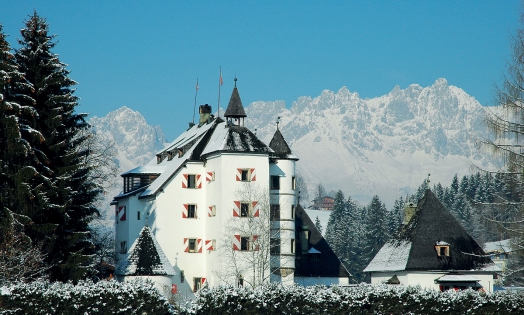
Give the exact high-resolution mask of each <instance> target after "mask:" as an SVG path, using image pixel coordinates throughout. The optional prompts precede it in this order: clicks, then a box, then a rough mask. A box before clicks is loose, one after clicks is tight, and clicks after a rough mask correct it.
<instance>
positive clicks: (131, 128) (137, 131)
mask: <svg viewBox="0 0 524 315" xmlns="http://www.w3.org/2000/svg"><path fill="white" fill-rule="evenodd" d="M89 123H90V124H91V126H92V127H93V129H94V131H95V132H96V133H97V134H98V135H99V136H100V137H101V138H103V139H105V140H106V141H108V142H109V143H111V142H113V143H114V145H115V149H116V150H115V152H116V153H117V156H116V157H115V158H116V159H115V162H116V164H117V165H118V167H119V169H120V174H121V173H124V172H126V171H128V170H130V169H132V168H134V167H136V166H139V165H144V164H147V163H149V161H151V159H152V158H153V157H154V156H155V153H156V152H157V151H160V150H161V149H162V148H163V147H164V143H165V142H167V141H166V137H165V136H164V133H163V132H162V128H161V127H160V126H154V127H153V126H150V125H148V124H147V122H146V120H145V118H144V116H142V115H141V114H140V113H139V112H137V111H133V110H132V109H130V108H127V107H125V106H124V107H121V108H119V109H117V110H116V111H113V112H110V113H108V114H107V115H106V116H104V117H97V116H94V117H92V118H91V119H90V120H89ZM120 174H118V175H120ZM121 190H122V180H121V179H120V176H118V178H117V180H116V183H115V185H114V186H113V187H112V188H111V189H109V190H107V191H106V193H105V198H104V200H103V202H102V204H103V206H102V207H101V208H102V209H101V210H102V212H103V213H104V214H105V217H106V218H108V219H110V218H111V216H113V215H114V214H113V212H112V211H110V207H109V203H110V202H111V200H113V197H114V196H116V195H118V194H119V193H120V191H121Z"/></svg>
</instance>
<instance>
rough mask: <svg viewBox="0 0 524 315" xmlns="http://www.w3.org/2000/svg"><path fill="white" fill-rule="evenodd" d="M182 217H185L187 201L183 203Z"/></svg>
mask: <svg viewBox="0 0 524 315" xmlns="http://www.w3.org/2000/svg"><path fill="white" fill-rule="evenodd" d="M182 218H184V219H186V218H187V203H184V209H183V210H182Z"/></svg>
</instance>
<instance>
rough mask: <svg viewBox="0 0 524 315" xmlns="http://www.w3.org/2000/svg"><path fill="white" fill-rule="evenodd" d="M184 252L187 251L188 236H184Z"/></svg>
mask: <svg viewBox="0 0 524 315" xmlns="http://www.w3.org/2000/svg"><path fill="white" fill-rule="evenodd" d="M184 252H186V253H189V238H187V237H185V238H184Z"/></svg>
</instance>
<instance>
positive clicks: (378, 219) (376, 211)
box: [364, 195, 389, 263]
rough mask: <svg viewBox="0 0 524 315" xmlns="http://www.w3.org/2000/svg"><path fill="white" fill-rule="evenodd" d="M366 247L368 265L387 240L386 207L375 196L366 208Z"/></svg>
mask: <svg viewBox="0 0 524 315" xmlns="http://www.w3.org/2000/svg"><path fill="white" fill-rule="evenodd" d="M365 222H366V246H365V252H364V256H365V258H366V259H365V260H366V263H369V262H370V261H371V259H373V257H374V256H375V254H376V253H377V252H378V251H379V250H380V248H381V247H382V246H383V245H384V244H385V243H386V242H387V240H388V239H389V233H388V221H387V210H386V206H385V205H384V203H382V201H380V198H379V197H378V196H377V195H375V196H373V198H372V199H371V202H370V203H369V205H368V206H367V207H366V219H365Z"/></svg>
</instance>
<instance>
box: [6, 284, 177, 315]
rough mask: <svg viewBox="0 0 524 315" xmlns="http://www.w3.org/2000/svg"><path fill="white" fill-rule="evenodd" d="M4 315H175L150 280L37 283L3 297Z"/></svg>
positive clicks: (13, 289)
mask: <svg viewBox="0 0 524 315" xmlns="http://www.w3.org/2000/svg"><path fill="white" fill-rule="evenodd" d="M0 314H68V315H69V314H82V315H84V314H174V311H173V310H172V307H171V305H170V304H169V303H168V302H167V300H166V299H165V297H164V296H163V295H161V294H160V293H159V292H158V290H157V289H156V288H155V287H154V284H153V283H152V282H148V281H140V280H137V281H130V282H124V283H119V282H116V281H100V282H97V283H93V282H92V281H81V282H79V283H78V284H77V285H73V284H72V283H61V282H54V283H50V282H47V281H35V282H32V283H27V284H24V283H20V284H17V285H15V286H13V287H11V288H10V294H8V295H4V296H0Z"/></svg>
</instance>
